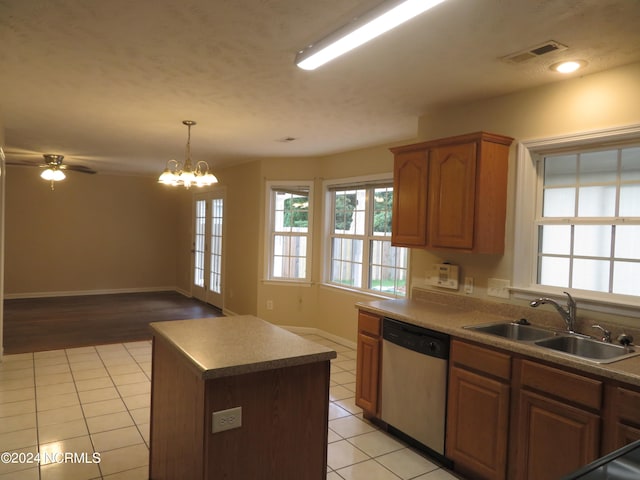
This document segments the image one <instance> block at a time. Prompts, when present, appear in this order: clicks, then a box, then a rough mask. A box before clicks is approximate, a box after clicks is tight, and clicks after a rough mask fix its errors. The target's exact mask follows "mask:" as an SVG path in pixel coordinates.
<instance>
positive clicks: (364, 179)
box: [322, 173, 411, 298]
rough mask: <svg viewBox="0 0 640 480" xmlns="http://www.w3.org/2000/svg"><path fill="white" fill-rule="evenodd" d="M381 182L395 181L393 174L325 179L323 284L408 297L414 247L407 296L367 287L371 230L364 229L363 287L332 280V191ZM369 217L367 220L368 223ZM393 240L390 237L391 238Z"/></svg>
mask: <svg viewBox="0 0 640 480" xmlns="http://www.w3.org/2000/svg"><path fill="white" fill-rule="evenodd" d="M375 184H379V185H381V186H382V185H385V184H393V174H392V173H385V174H375V175H366V176H359V177H350V178H342V179H333V180H326V181H324V182H323V186H322V191H323V221H324V225H323V232H324V233H323V247H322V253H323V259H324V261H323V265H322V284H323V285H324V286H326V287H330V288H337V289H341V290H346V291H352V292H357V293H360V294H366V295H370V296H375V297H382V298H409V296H410V295H409V291H408V289H409V286H410V279H411V249H407V294H406V296H400V295H391V294H388V293H384V292H381V291H379V290H371V289H369V288H368V285H369V273H368V272H369V268H370V265H369V262H370V259H369V248H370V247H369V246H368V245H367V243H369V240H370V239H371V238H372V237H371V235H370V232H368V231H365V234H364V235H363V236H362V238H363V239H364V240H365V245H364V246H363V248H364V252H363V265H362V269H363V277H364V278H363V285H366V286H363V287H362V288H360V287H348V286H346V285H343V284H339V283H335V282H332V281H331V240H332V235H331V231H332V230H331V229H332V227H333V216H334V211H333V209H334V205H333V195H332V193H333V192H332V190H334V189H336V188H337V189H339V188H342V187H353V188H365V187H371V186H372V185H375ZM369 221H370V220H369V219H367V222H369ZM375 239H376V240H381V239H383V238H382V237H379V238H375ZM389 241H391V238H389Z"/></svg>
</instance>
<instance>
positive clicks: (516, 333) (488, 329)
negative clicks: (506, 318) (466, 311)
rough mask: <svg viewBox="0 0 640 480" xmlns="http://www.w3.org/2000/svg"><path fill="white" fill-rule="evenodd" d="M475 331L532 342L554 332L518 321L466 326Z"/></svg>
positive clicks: (549, 335)
mask: <svg viewBox="0 0 640 480" xmlns="http://www.w3.org/2000/svg"><path fill="white" fill-rule="evenodd" d="M466 328H468V329H469V330H473V331H475V332H482V333H488V334H490V335H497V336H499V337H503V338H508V339H510V340H519V341H523V342H532V341H534V340H540V339H543V338H549V337H553V336H554V335H555V332H553V331H552V330H545V329H544V328H539V327H533V326H531V325H520V324H518V323H490V324H487V325H472V326H469V327H466Z"/></svg>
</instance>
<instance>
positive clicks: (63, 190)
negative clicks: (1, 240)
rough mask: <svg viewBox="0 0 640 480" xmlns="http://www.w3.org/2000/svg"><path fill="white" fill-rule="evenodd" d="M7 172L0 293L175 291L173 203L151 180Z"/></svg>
mask: <svg viewBox="0 0 640 480" xmlns="http://www.w3.org/2000/svg"><path fill="white" fill-rule="evenodd" d="M39 173H40V172H39V170H38V169H34V168H26V167H9V169H8V172H7V179H6V231H5V259H6V262H5V294H7V295H9V296H12V295H13V296H20V295H31V294H37V295H49V294H56V293H60V292H76V293H91V292H103V291H117V290H145V289H156V288H175V285H176V239H177V236H176V233H175V231H176V228H182V227H181V226H180V224H179V222H178V221H177V217H176V216H177V205H178V204H179V202H178V201H177V197H179V195H180V194H181V192H179V191H177V190H168V189H166V188H163V187H162V186H160V185H158V184H157V183H156V182H155V180H153V179H149V178H140V177H123V176H113V175H102V174H97V175H84V174H80V173H74V172H70V173H69V174H68V178H67V179H66V180H64V181H63V182H62V183H60V184H59V185H58V186H56V189H55V190H54V191H51V190H50V188H49V185H48V183H47V182H45V181H43V180H42V179H40V177H39Z"/></svg>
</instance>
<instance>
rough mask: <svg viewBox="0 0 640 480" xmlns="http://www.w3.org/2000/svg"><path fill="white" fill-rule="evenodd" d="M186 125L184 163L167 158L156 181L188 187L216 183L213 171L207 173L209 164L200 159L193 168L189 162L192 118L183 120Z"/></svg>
mask: <svg viewBox="0 0 640 480" xmlns="http://www.w3.org/2000/svg"><path fill="white" fill-rule="evenodd" d="M182 123H183V124H184V125H186V126H187V129H188V136H187V151H186V158H185V160H184V163H182V164H181V163H180V162H178V161H177V160H169V161H168V162H167V166H166V168H165V169H164V171H163V172H162V174H161V175H160V177H158V182H159V183H163V184H165V185H172V186H174V187H178V186H180V185H182V186H184V187H185V188H187V189H188V188H190V187H191V186H192V185H195V186H196V187H206V186H209V185H213V184H214V183H218V179H217V178H216V176H215V175H214V174H213V173H209V164H208V163H207V162H203V161H202V160H200V161H199V162H198V163H196V167H195V169H194V168H193V165H192V163H191V127H192V126H194V125H195V124H196V122H194V121H193V120H184V121H183V122H182Z"/></svg>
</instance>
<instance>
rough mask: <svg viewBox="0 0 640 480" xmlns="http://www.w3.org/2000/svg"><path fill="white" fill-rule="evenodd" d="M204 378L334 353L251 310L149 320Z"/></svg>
mask: <svg viewBox="0 0 640 480" xmlns="http://www.w3.org/2000/svg"><path fill="white" fill-rule="evenodd" d="M150 325H151V328H152V329H153V332H154V335H159V336H161V337H163V338H164V339H166V340H167V341H169V342H170V343H171V344H172V345H173V346H174V347H175V348H176V349H177V350H178V351H179V352H180V353H181V354H182V355H184V356H185V357H186V358H187V359H188V360H189V362H190V363H191V365H192V366H193V367H194V368H195V370H196V371H197V372H198V373H199V374H200V375H201V377H202V379H203V380H209V379H213V378H221V377H229V376H234V375H242V374H245V373H251V372H258V371H264V370H272V369H276V368H283V367H293V366H297V365H304V364H308V363H314V362H321V361H327V360H331V359H332V358H336V355H337V354H336V352H335V351H334V350H331V349H330V348H327V347H324V346H323V345H320V344H318V343H315V342H311V341H309V340H305V339H304V338H302V337H300V336H299V335H296V334H295V333H291V332H289V331H287V330H285V329H283V328H280V327H278V326H275V325H273V324H271V323H269V322H266V321H264V320H262V319H260V318H257V317H254V316H251V315H239V316H232V317H217V318H199V319H193V320H176V321H170V322H153V323H151V324H150Z"/></svg>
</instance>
